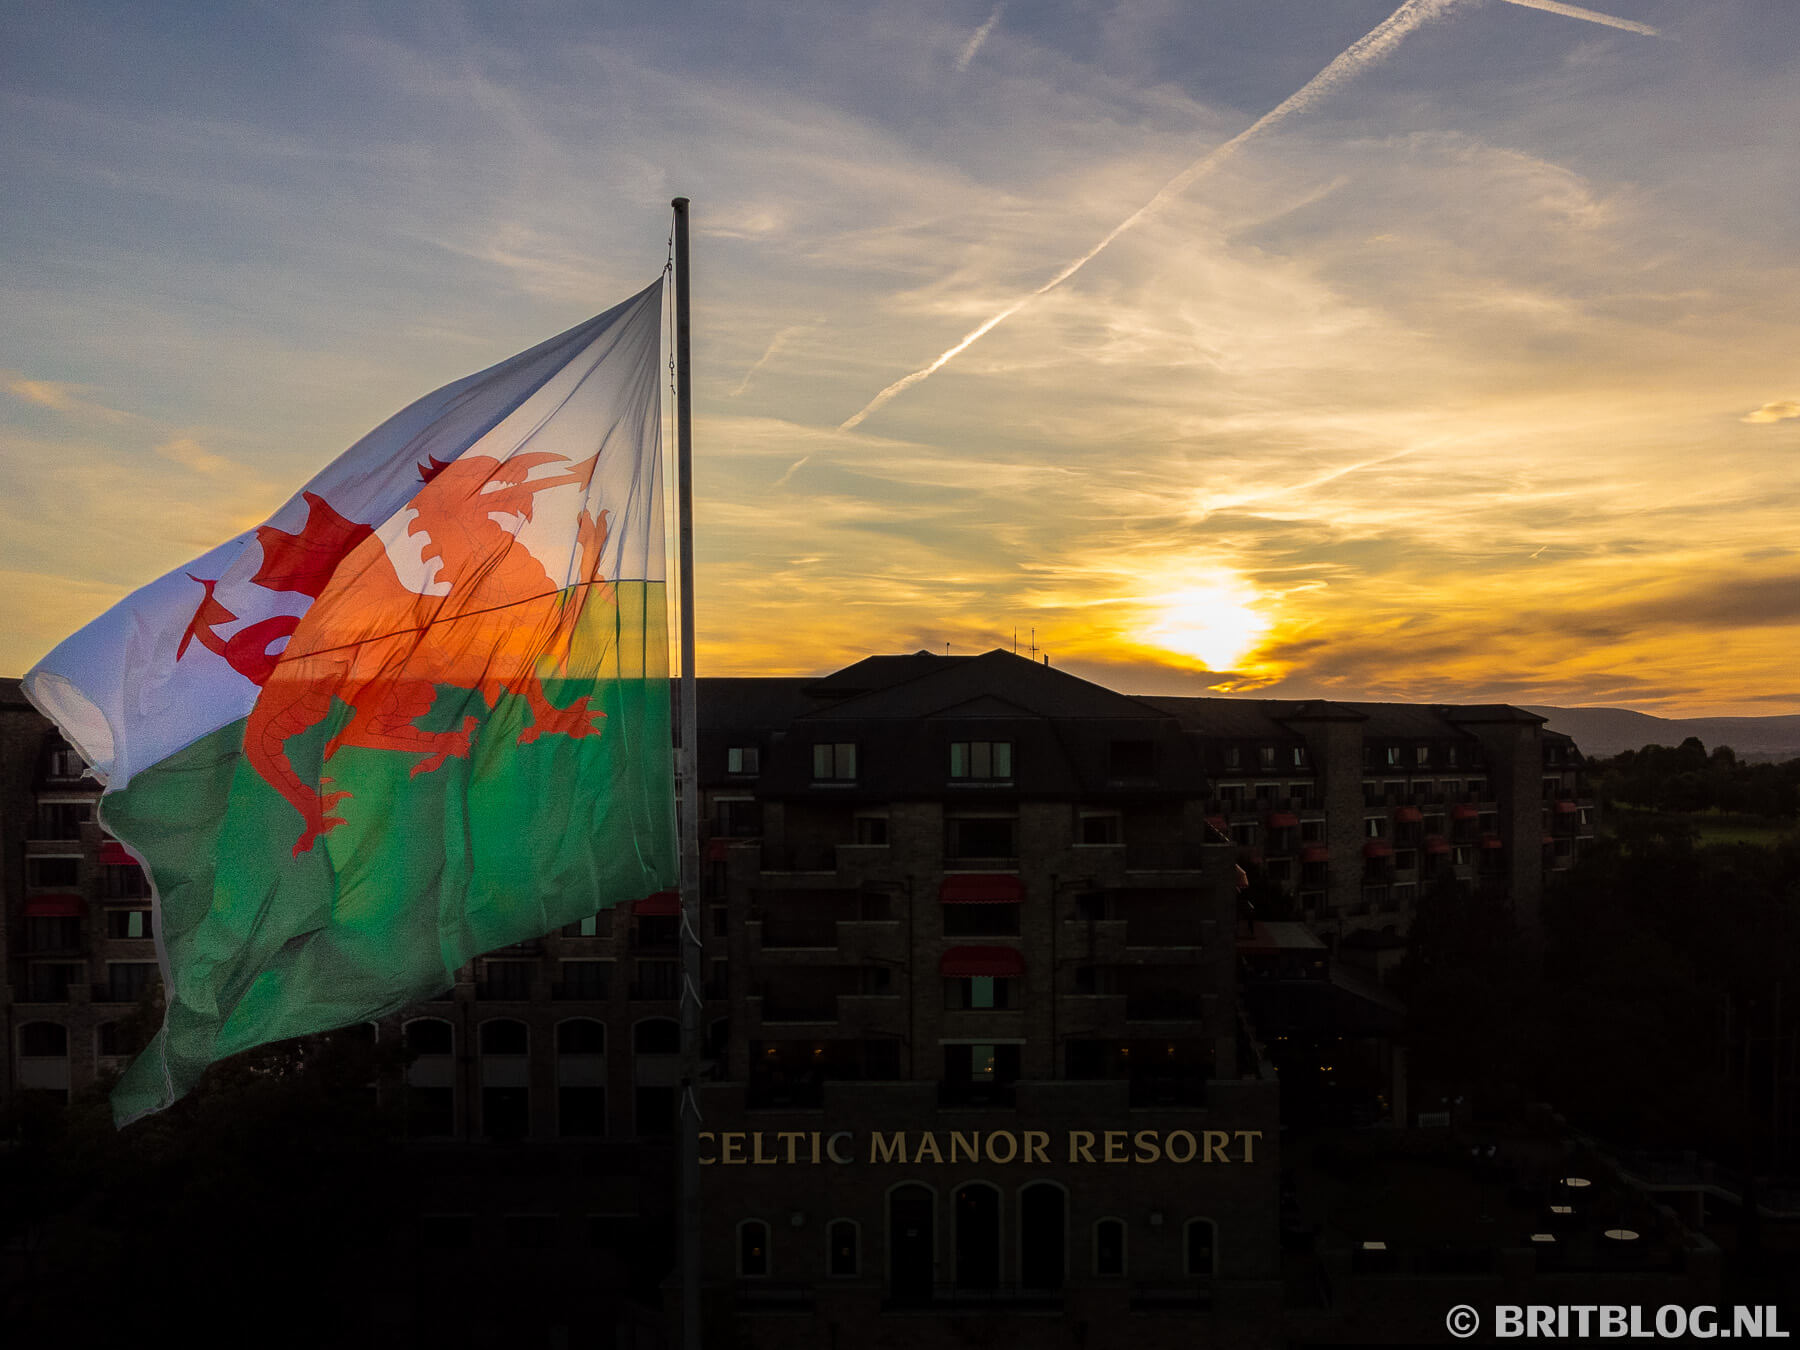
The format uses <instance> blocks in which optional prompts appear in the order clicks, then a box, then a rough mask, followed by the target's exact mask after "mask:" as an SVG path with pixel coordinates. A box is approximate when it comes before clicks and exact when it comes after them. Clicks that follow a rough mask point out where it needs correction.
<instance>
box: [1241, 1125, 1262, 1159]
mask: <svg viewBox="0 0 1800 1350" xmlns="http://www.w3.org/2000/svg"><path fill="white" fill-rule="evenodd" d="M1237 1137H1238V1138H1239V1139H1242V1140H1243V1141H1244V1161H1245V1162H1255V1161H1256V1140H1258V1139H1261V1138H1262V1137H1263V1132H1262V1131H1261V1130H1239V1131H1238V1132H1237Z"/></svg>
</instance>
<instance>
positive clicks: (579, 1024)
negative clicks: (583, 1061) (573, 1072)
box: [556, 1017, 606, 1055]
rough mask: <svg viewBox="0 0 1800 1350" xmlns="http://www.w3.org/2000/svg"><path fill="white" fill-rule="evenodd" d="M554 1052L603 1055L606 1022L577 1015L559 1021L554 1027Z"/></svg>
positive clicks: (604, 1051) (604, 1050)
mask: <svg viewBox="0 0 1800 1350" xmlns="http://www.w3.org/2000/svg"><path fill="white" fill-rule="evenodd" d="M556 1053H557V1054H559V1055H604V1054H605V1053H606V1024H605V1023H604V1022H596V1021H594V1020H593V1019H592V1018H591V1017H577V1018H573V1019H571V1020H570V1021H567V1022H562V1023H559V1024H558V1026H557V1028H556Z"/></svg>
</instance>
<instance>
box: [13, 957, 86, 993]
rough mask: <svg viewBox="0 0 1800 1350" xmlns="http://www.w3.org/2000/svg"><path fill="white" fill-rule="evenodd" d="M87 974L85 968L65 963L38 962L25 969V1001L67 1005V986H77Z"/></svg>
mask: <svg viewBox="0 0 1800 1350" xmlns="http://www.w3.org/2000/svg"><path fill="white" fill-rule="evenodd" d="M86 974H87V967H86V966H78V965H75V964H73V963H71V962H67V961H39V962H34V963H33V964H32V965H30V966H28V967H27V968H26V975H25V1001H26V1002H27V1003H67V1002H68V1001H69V986H70V985H72V984H78V983H80V982H81V980H82V978H83V977H84V976H86Z"/></svg>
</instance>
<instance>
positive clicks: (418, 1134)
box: [401, 1017, 456, 1139]
mask: <svg viewBox="0 0 1800 1350" xmlns="http://www.w3.org/2000/svg"><path fill="white" fill-rule="evenodd" d="M401 1038H402V1039H403V1040H404V1042H405V1044H406V1049H407V1051H408V1053H410V1054H411V1056H412V1062H411V1063H410V1064H408V1065H407V1066H406V1132H407V1133H408V1134H409V1135H411V1136H412V1137H413V1138H415V1139H442V1138H445V1137H447V1136H450V1135H454V1134H455V1133H456V1060H455V1056H454V1051H455V1049H456V1032H455V1030H454V1028H452V1027H451V1025H450V1024H449V1023H448V1022H446V1021H444V1020H443V1019H442V1018H438V1017H420V1018H416V1019H415V1020H413V1021H411V1022H408V1023H407V1024H406V1025H405V1026H404V1027H403V1028H401Z"/></svg>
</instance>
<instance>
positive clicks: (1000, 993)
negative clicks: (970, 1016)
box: [944, 975, 1013, 1012]
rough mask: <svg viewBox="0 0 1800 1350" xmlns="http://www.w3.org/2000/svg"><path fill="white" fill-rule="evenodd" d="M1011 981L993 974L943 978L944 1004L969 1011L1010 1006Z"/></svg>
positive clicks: (983, 1010) (995, 1009) (993, 1009)
mask: <svg viewBox="0 0 1800 1350" xmlns="http://www.w3.org/2000/svg"><path fill="white" fill-rule="evenodd" d="M1012 985H1013V982H1012V981H1011V980H1009V979H1005V978H1003V977H1000V976H995V975H971V976H969V977H968V978H966V979H956V980H945V981H944V992H945V1002H944V1006H945V1007H947V1008H954V1009H959V1010H963V1011H969V1012H986V1011H998V1010H1001V1009H1005V1008H1010V1007H1011V1006H1012V997H1013V990H1012Z"/></svg>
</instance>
